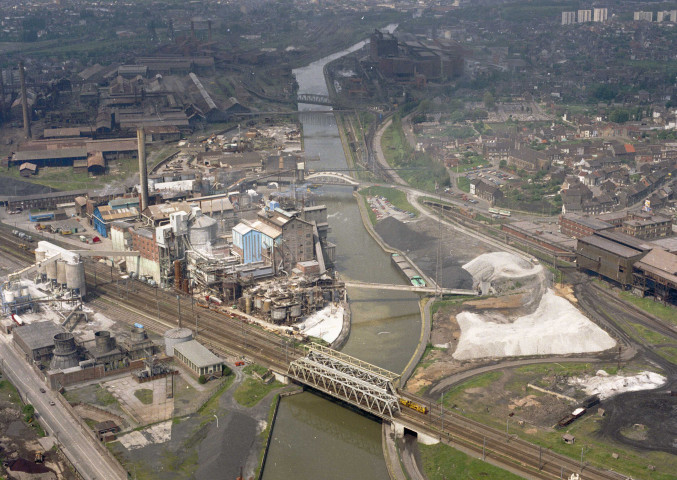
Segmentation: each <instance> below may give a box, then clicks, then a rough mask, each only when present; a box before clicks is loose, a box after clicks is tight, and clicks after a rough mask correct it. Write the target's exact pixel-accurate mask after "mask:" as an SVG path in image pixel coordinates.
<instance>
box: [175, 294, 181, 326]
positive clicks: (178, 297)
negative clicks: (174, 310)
mask: <svg viewBox="0 0 677 480" xmlns="http://www.w3.org/2000/svg"><path fill="white" fill-rule="evenodd" d="M176 303H177V304H178V305H179V328H181V296H180V295H177V296H176Z"/></svg>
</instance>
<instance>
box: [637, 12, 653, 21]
mask: <svg viewBox="0 0 677 480" xmlns="http://www.w3.org/2000/svg"><path fill="white" fill-rule="evenodd" d="M633 18H634V19H635V21H636V22H641V21H645V22H652V21H653V12H642V11H640V12H635V14H634V17H633Z"/></svg>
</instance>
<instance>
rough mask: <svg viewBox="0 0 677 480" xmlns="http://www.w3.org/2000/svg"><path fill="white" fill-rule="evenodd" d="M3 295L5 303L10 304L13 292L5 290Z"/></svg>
mask: <svg viewBox="0 0 677 480" xmlns="http://www.w3.org/2000/svg"><path fill="white" fill-rule="evenodd" d="M2 293H3V294H4V295H5V302H6V303H11V302H13V301H14V292H12V291H11V290H5V291H4V292H2Z"/></svg>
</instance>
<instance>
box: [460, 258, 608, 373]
mask: <svg viewBox="0 0 677 480" xmlns="http://www.w3.org/2000/svg"><path fill="white" fill-rule="evenodd" d="M463 268H464V269H466V270H467V271H468V272H470V273H471V274H472V276H473V282H474V283H475V285H477V284H480V286H481V287H482V291H483V292H487V291H492V292H496V293H504V292H510V293H514V292H517V291H520V292H529V293H530V294H531V295H528V296H527V300H526V301H525V303H524V304H523V305H522V307H521V309H520V313H517V312H515V314H514V315H513V316H510V315H509V314H508V313H505V312H500V311H496V310H491V311H479V312H469V311H465V312H461V313H459V314H458V315H456V320H457V322H458V325H459V327H460V328H461V337H460V339H459V342H458V345H457V347H456V351H455V352H454V353H453V357H454V358H455V359H457V360H471V359H477V358H500V357H517V356H529V355H566V354H570V353H585V352H601V351H604V350H607V349H609V348H612V347H613V346H615V345H616V342H615V341H614V340H613V339H612V338H611V337H610V336H609V335H608V334H607V333H606V332H605V331H604V330H602V329H601V328H599V327H598V326H597V325H595V324H594V323H593V322H591V321H590V320H588V319H587V318H586V317H585V316H584V315H583V314H582V313H581V312H579V311H578V310H577V309H576V307H574V306H573V305H572V304H571V303H569V302H568V301H567V300H566V299H564V298H562V297H559V296H557V295H556V294H555V292H554V291H553V290H551V289H549V288H547V284H546V277H545V272H544V269H543V267H542V266H540V265H532V264H531V263H530V262H528V261H526V260H524V259H523V258H520V257H518V256H517V255H514V254H512V253H508V252H492V253H487V254H484V255H480V256H479V257H477V258H475V259H474V260H472V261H471V262H469V263H467V264H466V265H464V266H463Z"/></svg>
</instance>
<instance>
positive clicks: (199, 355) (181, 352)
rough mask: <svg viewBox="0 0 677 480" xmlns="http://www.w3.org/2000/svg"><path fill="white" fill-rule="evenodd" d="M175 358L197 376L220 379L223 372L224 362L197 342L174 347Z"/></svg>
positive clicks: (193, 341) (191, 341)
mask: <svg viewBox="0 0 677 480" xmlns="http://www.w3.org/2000/svg"><path fill="white" fill-rule="evenodd" d="M174 358H177V359H178V360H180V361H181V362H182V363H183V364H184V365H186V366H187V367H188V368H190V369H191V371H192V372H193V373H194V374H195V375H197V376H200V375H204V376H206V377H210V376H215V377H220V376H221V374H222V371H223V365H224V364H223V360H221V359H220V358H219V357H217V356H216V355H214V354H213V353H212V352H210V351H209V350H208V349H207V348H205V347H204V346H202V345H201V344H200V343H199V342H198V341H197V340H189V341H188V342H183V343H178V344H176V345H174Z"/></svg>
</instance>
